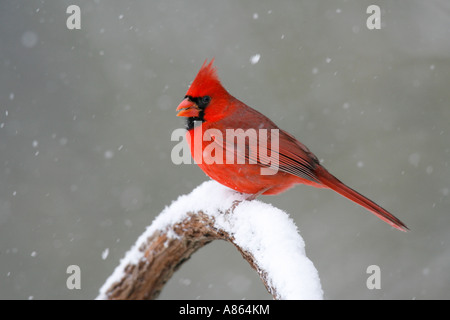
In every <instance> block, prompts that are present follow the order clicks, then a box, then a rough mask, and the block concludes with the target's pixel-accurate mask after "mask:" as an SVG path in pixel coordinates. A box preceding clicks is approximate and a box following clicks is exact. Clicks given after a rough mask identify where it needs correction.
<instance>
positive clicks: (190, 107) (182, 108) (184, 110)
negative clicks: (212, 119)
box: [176, 98, 200, 117]
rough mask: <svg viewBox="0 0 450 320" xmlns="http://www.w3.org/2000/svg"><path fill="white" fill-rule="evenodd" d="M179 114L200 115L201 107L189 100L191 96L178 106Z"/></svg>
mask: <svg viewBox="0 0 450 320" xmlns="http://www.w3.org/2000/svg"><path fill="white" fill-rule="evenodd" d="M176 111H178V113H177V116H178V117H198V115H199V113H200V109H199V108H198V106H197V105H196V104H195V103H194V102H192V101H191V100H189V98H185V99H184V100H183V101H181V103H180V104H179V105H178V107H177V110H176Z"/></svg>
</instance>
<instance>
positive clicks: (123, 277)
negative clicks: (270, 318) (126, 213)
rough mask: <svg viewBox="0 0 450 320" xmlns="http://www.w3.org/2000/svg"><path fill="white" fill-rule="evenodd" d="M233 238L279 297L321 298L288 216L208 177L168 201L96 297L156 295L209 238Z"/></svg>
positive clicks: (130, 297) (232, 240)
mask: <svg viewBox="0 0 450 320" xmlns="http://www.w3.org/2000/svg"><path fill="white" fill-rule="evenodd" d="M216 239H222V240H226V241H229V242H231V243H232V244H233V245H234V246H235V247H236V248H237V249H238V250H239V252H240V253H241V254H242V256H243V257H244V259H246V260H247V261H248V262H249V264H250V265H251V267H252V268H254V269H255V270H256V271H257V272H258V274H259V276H260V278H261V280H262V281H263V283H264V285H265V286H266V288H267V290H268V291H269V293H270V294H272V296H273V297H274V298H275V299H322V288H321V285H320V279H319V276H318V273H317V270H316V269H315V267H314V265H313V263H312V262H311V261H310V260H309V259H308V258H307V257H306V255H305V248H304V246H305V244H304V241H303V239H302V237H301V236H300V234H299V233H298V230H297V227H296V226H295V224H294V222H293V221H292V219H290V218H289V216H288V215H287V214H286V213H285V212H283V211H281V210H279V209H277V208H275V207H273V206H271V205H269V204H266V203H263V202H261V201H258V200H253V201H245V200H244V197H243V196H242V195H241V194H239V193H236V192H234V191H232V190H231V189H228V188H226V187H224V186H222V185H220V184H218V183H217V182H215V181H207V182H204V183H203V184H201V185H200V186H199V187H197V188H196V189H194V190H193V191H192V192H191V193H190V194H188V195H183V196H180V197H179V198H178V200H176V201H174V202H173V203H172V204H171V205H170V206H169V207H166V208H165V209H164V210H163V211H162V212H161V213H160V215H159V216H158V217H157V218H156V219H155V220H154V221H153V223H152V224H151V225H150V226H149V227H148V228H147V230H146V231H145V232H144V233H143V234H142V235H141V236H140V237H139V239H138V240H137V242H136V243H135V245H134V246H133V247H132V248H131V250H130V251H129V252H128V253H127V254H126V255H125V257H124V258H123V259H122V260H121V262H120V264H119V266H118V267H117V268H116V269H115V271H114V273H113V274H112V275H111V276H110V277H109V278H108V279H107V281H106V282H105V284H104V285H103V286H102V288H101V289H100V294H99V296H98V297H97V299H154V298H157V296H158V295H159V293H160V292H161V290H162V288H163V286H164V284H165V283H166V282H167V281H168V280H169V279H170V277H171V276H172V275H173V273H174V272H175V271H176V270H177V269H178V268H179V267H180V266H181V264H182V263H183V262H184V261H186V260H187V259H189V257H190V256H191V255H192V254H193V253H194V252H195V251H197V250H198V249H200V248H201V247H203V246H204V245H205V244H207V243H209V242H211V241H213V240H216Z"/></svg>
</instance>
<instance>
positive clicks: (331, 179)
mask: <svg viewBox="0 0 450 320" xmlns="http://www.w3.org/2000/svg"><path fill="white" fill-rule="evenodd" d="M315 174H316V176H317V178H318V179H319V181H320V182H321V183H322V184H323V185H325V186H327V187H328V188H330V189H332V190H334V191H336V192H337V193H339V194H340V195H342V196H344V197H346V198H348V199H350V200H352V201H353V202H355V203H357V204H359V205H360V206H362V207H364V208H366V209H367V210H369V211H370V212H372V213H373V214H374V215H376V216H377V217H378V218H380V219H381V220H383V221H385V222H387V223H388V224H390V225H391V226H393V227H394V228H397V229H398V230H401V231H408V230H409V229H408V227H407V226H406V225H405V224H404V223H403V222H401V221H400V220H399V219H397V218H396V217H395V216H394V215H393V214H391V213H389V212H388V211H387V210H385V209H383V208H382V207H380V206H379V205H377V204H376V203H375V202H373V201H372V200H369V199H368V198H366V197H364V196H363V195H362V194H360V193H358V192H356V191H355V190H353V189H351V188H350V187H348V186H346V185H345V184H344V183H342V182H341V181H339V179H337V178H336V177H335V176H333V175H332V174H331V173H329V172H328V171H327V170H326V169H325V168H324V167H322V166H318V167H317V168H316V170H315Z"/></svg>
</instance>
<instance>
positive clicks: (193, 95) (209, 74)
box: [177, 61, 408, 231]
mask: <svg viewBox="0 0 450 320" xmlns="http://www.w3.org/2000/svg"><path fill="white" fill-rule="evenodd" d="M177 111H178V114H177V116H181V117H186V118H187V130H188V132H187V140H188V142H189V145H190V148H191V154H192V156H193V158H194V160H195V162H196V163H197V164H198V165H199V166H200V168H201V169H202V170H203V171H204V172H205V173H206V174H207V175H208V176H209V177H211V178H212V179H214V180H216V181H218V182H219V183H221V184H223V185H225V186H227V187H229V188H232V189H234V190H237V191H239V192H241V193H246V194H249V197H248V199H254V198H256V197H257V196H259V195H261V194H264V195H274V194H279V193H281V192H283V191H286V190H287V189H289V188H291V187H293V186H294V185H295V184H298V183H303V184H307V185H311V186H314V187H317V188H329V189H332V190H334V191H336V192H337V193H339V194H341V195H342V196H344V197H346V198H348V199H350V200H352V201H354V202H356V203H357V204H359V205H361V206H363V207H364V208H366V209H367V210H369V211H370V212H372V213H373V214H375V215H376V216H377V217H378V218H380V219H381V220H383V221H385V222H387V223H389V224H390V225H391V226H393V227H395V228H397V229H399V230H402V231H407V230H408V228H407V227H406V225H405V224H404V223H403V222H401V221H400V220H399V219H397V218H396V217H395V216H393V215H392V214H391V213H389V212H388V211H386V210H385V209H383V208H382V207H380V206H379V205H377V204H376V203H375V202H373V201H371V200H369V199H368V198H366V197H364V196H363V195H361V194H359V193H358V192H356V191H355V190H353V189H351V188H349V187H348V186H346V185H345V184H344V183H342V182H341V181H339V180H338V179H337V178H336V177H334V176H333V175H332V174H331V173H329V172H328V171H327V170H326V169H325V168H324V167H323V166H322V165H321V164H320V163H319V160H318V159H317V157H316V156H315V155H314V154H313V153H312V152H311V151H309V149H308V148H307V147H306V146H304V145H303V144H302V143H300V142H299V141H298V140H297V139H295V138H294V136H292V135H291V134H289V133H287V132H286V131H283V130H281V129H279V128H278V127H277V125H275V123H273V122H272V121H271V120H270V119H269V118H267V117H266V116H264V115H263V114H261V113H259V112H258V111H256V110H254V109H252V108H250V107H249V106H247V105H246V104H245V103H243V102H241V101H239V100H238V99H236V98H235V97H233V96H232V95H230V94H229V93H228V92H227V91H226V90H225V88H224V87H223V86H222V84H221V83H220V80H219V78H218V76H217V72H216V69H215V67H214V66H213V61H211V62H210V63H207V62H206V61H205V63H204V64H203V66H202V67H201V69H200V71H199V72H198V74H197V76H196V77H195V79H194V81H193V82H192V84H191V85H190V87H189V90H188V91H187V93H186V96H185V98H184V100H183V101H182V102H181V103H180V104H179V106H178V108H177ZM261 129H266V130H261ZM239 130H241V131H239ZM230 131H231V132H241V133H242V132H244V133H246V134H245V136H244V140H240V141H241V145H240V146H239V145H237V144H238V142H239V137H238V138H237V139H234V138H232V139H226V137H227V133H229V132H230ZM255 132H257V133H260V136H259V138H258V137H257V140H256V143H257V142H258V141H260V140H258V139H260V138H264V139H263V140H261V141H265V143H264V146H265V147H267V149H268V150H266V151H267V152H266V153H264V152H258V149H257V148H253V144H254V143H255V136H254V135H251V134H249V133H255ZM261 132H262V136H261ZM272 132H275V133H278V135H275V136H272V135H271V134H270V133H272ZM199 137H200V138H199ZM229 140H231V141H229ZM236 140H237V141H236ZM261 141H260V145H262V142H261ZM242 142H243V145H242ZM230 154H231V157H230ZM271 155H274V156H276V157H275V159H276V163H275V164H276V167H275V168H274V163H269V158H268V157H269V156H271ZM227 157H228V158H227ZM230 160H233V161H230ZM242 160H245V161H242ZM243 162H244V163H243ZM273 162H275V161H273ZM269 167H270V169H269ZM262 168H266V169H268V170H269V171H266V174H262V172H263V171H262V170H261V169H262ZM270 170H272V171H270ZM267 172H269V174H267Z"/></svg>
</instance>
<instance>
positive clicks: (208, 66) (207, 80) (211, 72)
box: [186, 59, 226, 97]
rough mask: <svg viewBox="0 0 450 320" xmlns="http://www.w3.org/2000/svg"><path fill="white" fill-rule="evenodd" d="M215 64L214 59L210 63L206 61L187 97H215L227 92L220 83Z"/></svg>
mask: <svg viewBox="0 0 450 320" xmlns="http://www.w3.org/2000/svg"><path fill="white" fill-rule="evenodd" d="M213 63H214V59H212V60H211V61H210V62H209V63H207V60H205V62H204V63H203V65H202V67H201V68H200V71H199V72H198V73H197V76H196V77H195V79H194V81H192V83H191V85H190V87H189V89H188V91H187V93H186V95H188V96H192V97H201V96H204V95H213V94H220V93H223V92H226V90H225V89H224V87H223V86H222V84H221V83H220V80H219V77H218V76H217V71H216V67H214V65H213Z"/></svg>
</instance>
